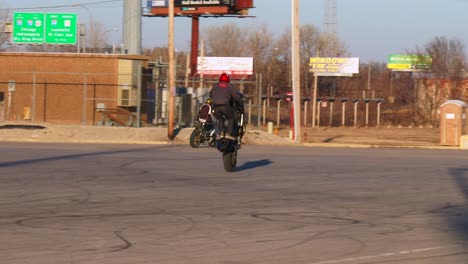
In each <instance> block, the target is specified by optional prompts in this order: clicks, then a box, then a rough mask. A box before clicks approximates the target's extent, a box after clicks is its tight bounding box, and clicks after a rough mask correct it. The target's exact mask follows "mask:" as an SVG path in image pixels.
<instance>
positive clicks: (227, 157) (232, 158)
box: [223, 150, 237, 172]
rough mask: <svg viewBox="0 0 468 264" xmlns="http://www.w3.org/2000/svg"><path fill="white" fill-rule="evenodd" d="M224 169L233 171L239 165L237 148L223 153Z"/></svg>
mask: <svg viewBox="0 0 468 264" xmlns="http://www.w3.org/2000/svg"><path fill="white" fill-rule="evenodd" d="M223 165H224V170H225V171H227V172H233V171H234V169H235V168H236V165H237V150H235V151H229V152H224V153H223Z"/></svg>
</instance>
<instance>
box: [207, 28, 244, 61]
mask: <svg viewBox="0 0 468 264" xmlns="http://www.w3.org/2000/svg"><path fill="white" fill-rule="evenodd" d="M203 35H204V40H205V47H206V53H205V54H206V55H207V56H218V57H240V56H245V55H247V50H246V49H245V48H246V40H247V35H248V34H247V30H245V29H241V28H239V27H238V26H237V25H236V24H234V23H229V24H224V25H222V26H220V27H218V26H211V27H209V28H208V29H207V30H206V31H205V32H204V34H203Z"/></svg>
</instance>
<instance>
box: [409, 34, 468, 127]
mask: <svg viewBox="0 0 468 264" xmlns="http://www.w3.org/2000/svg"><path fill="white" fill-rule="evenodd" d="M418 54H420V55H421V56H422V55H424V54H427V55H429V56H430V57H431V58H432V71H431V74H425V75H422V76H421V78H420V79H419V80H418V81H417V82H416V83H417V85H416V88H417V90H416V91H417V92H416V94H415V97H416V98H415V100H416V118H417V119H418V120H419V121H422V122H427V123H432V124H435V122H436V121H437V109H438V108H439V106H440V105H441V104H442V103H443V101H445V100H447V99H460V100H466V99H467V98H464V95H463V88H464V87H463V81H464V78H465V69H466V53H465V44H464V43H463V42H462V41H461V40H460V39H456V38H454V39H448V38H446V37H435V38H434V39H433V40H432V41H430V42H429V43H428V44H427V45H426V46H425V48H424V49H422V50H420V49H418Z"/></svg>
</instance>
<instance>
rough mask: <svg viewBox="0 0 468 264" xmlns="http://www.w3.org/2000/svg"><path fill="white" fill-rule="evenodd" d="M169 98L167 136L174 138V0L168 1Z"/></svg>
mask: <svg viewBox="0 0 468 264" xmlns="http://www.w3.org/2000/svg"><path fill="white" fill-rule="evenodd" d="M168 52H169V72H168V75H169V84H168V86H169V87H168V88H169V100H168V103H167V108H168V112H169V118H168V120H167V137H168V138H169V139H170V140H174V106H175V61H174V1H169V43H168Z"/></svg>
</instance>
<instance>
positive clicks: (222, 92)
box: [210, 72, 243, 140]
mask: <svg viewBox="0 0 468 264" xmlns="http://www.w3.org/2000/svg"><path fill="white" fill-rule="evenodd" d="M230 82H231V79H230V77H229V75H228V74H227V73H224V72H223V73H222V74H221V75H220V76H219V81H218V82H217V83H215V84H214V85H213V87H212V88H211V91H210V98H211V100H212V102H213V115H214V117H215V118H216V119H217V120H218V121H219V122H222V120H223V116H225V117H226V118H227V129H226V133H225V135H224V137H225V138H228V139H231V140H236V136H237V133H234V125H235V122H236V121H237V119H238V115H237V112H240V113H241V114H242V113H243V102H242V96H241V94H240V92H239V91H237V89H236V88H235V87H234V86H233V85H232V84H231V83H230ZM240 106H242V109H240V108H241V107H240ZM241 111H242V112H241ZM234 134H236V136H234Z"/></svg>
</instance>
